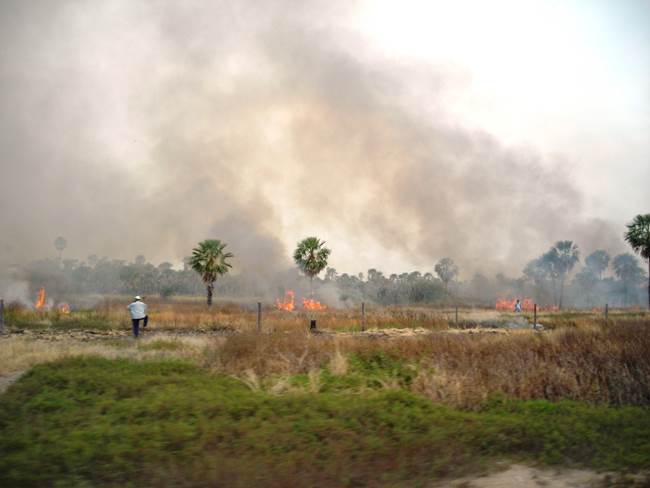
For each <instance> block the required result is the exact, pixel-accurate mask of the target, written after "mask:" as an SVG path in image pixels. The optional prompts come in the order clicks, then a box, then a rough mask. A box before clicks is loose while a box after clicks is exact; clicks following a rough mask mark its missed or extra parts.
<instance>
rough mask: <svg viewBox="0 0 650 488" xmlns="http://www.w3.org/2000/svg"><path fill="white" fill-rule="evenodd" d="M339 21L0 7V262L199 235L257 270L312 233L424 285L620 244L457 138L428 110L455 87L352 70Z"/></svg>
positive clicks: (312, 7) (306, 9)
mask: <svg viewBox="0 0 650 488" xmlns="http://www.w3.org/2000/svg"><path fill="white" fill-rule="evenodd" d="M353 9H354V4H353V3H352V2H331V1H309V2H290V1H288V0H287V1H273V2H262V3H260V2H252V1H251V2H247V1H241V2H239V1H238V2H231V1H222V2H202V1H185V2H165V1H155V2H149V1H133V0H128V1H127V0H125V1H113V2H100V1H91V2H77V1H72V0H70V1H64V0H57V1H52V2H49V3H48V4H47V6H45V5H43V4H41V5H39V4H37V3H34V2H24V1H20V0H15V1H5V2H3V3H2V6H0V19H1V20H0V43H1V45H2V46H3V48H2V55H1V56H2V58H1V62H0V100H1V101H2V106H3V110H2V111H0V148H1V149H0V151H1V153H0V154H1V156H2V163H1V164H2V176H1V177H0V207H1V208H2V212H0V228H1V229H2V234H0V248H1V249H2V255H3V260H4V261H5V262H4V263H0V265H5V266H6V265H9V264H12V263H15V262H19V261H20V260H22V259H28V258H34V257H39V256H43V255H48V254H53V253H54V250H53V245H52V242H53V240H54V238H55V237H56V236H58V235H63V236H65V237H66V238H67V240H68V242H69V249H67V250H66V251H65V252H64V253H65V254H67V255H73V256H77V257H81V258H83V257H85V256H86V255H88V254H98V255H109V256H116V257H123V258H132V257H133V256H135V255H137V254H144V255H145V256H146V257H147V258H148V259H150V260H155V259H158V260H160V261H163V260H167V261H175V262H180V260H181V259H182V258H183V256H187V255H188V254H189V253H190V250H191V248H192V247H193V246H194V245H195V244H196V242H198V241H199V240H201V239H204V238H208V237H218V238H220V239H222V240H224V241H226V242H228V243H229V250H231V251H232V252H234V253H235V255H236V256H237V263H236V264H237V265H238V267H239V269H248V270H257V271H259V272H262V273H265V272H267V271H272V270H275V269H278V268H281V267H283V266H286V265H288V264H289V257H290V251H291V249H290V248H291V246H292V245H293V244H294V243H295V241H296V240H297V238H299V237H304V236H305V235H312V234H315V235H319V236H321V237H323V238H325V239H326V240H327V241H328V245H329V246H331V247H332V248H333V250H334V253H333V255H332V256H333V258H336V256H337V252H338V253H339V259H343V258H345V260H346V261H345V262H346V263H355V262H357V261H360V262H364V259H365V260H366V261H367V260H368V259H370V257H369V256H370V255H369V254H367V251H366V249H367V248H368V246H369V245H370V244H372V245H373V246H376V249H379V250H383V251H384V252H385V255H386V256H393V257H398V258H399V259H400V260H401V261H402V262H404V263H409V264H411V265H412V266H419V267H422V268H424V269H431V268H432V267H433V264H434V263H435V262H436V261H437V260H438V259H440V258H441V257H444V256H450V257H452V258H454V259H455V260H456V261H457V262H458V263H460V265H461V267H463V268H464V269H486V268H488V269H489V268H492V269H497V268H498V269H505V270H507V271H508V270H509V271H513V272H518V271H519V270H521V267H522V266H523V264H524V263H525V261H526V260H527V259H530V258H531V257H533V256H535V255H537V254H538V253H540V252H541V251H543V250H545V249H546V248H547V247H548V246H549V245H550V244H551V243H552V242H554V241H555V240H558V239H574V240H576V241H577V242H578V243H579V244H580V245H581V246H583V247H585V248H590V247H591V248H595V247H601V244H600V243H601V242H604V243H606V244H607V245H612V246H616V245H618V242H619V240H620V239H619V238H618V234H620V231H619V229H618V228H615V229H614V230H612V229H613V226H612V225H610V224H608V223H607V222H590V221H587V220H585V219H584V218H583V216H582V214H581V208H582V200H583V197H582V196H581V195H580V193H579V192H578V191H577V190H576V188H575V187H574V186H573V185H572V184H571V171H570V168H571V162H570V161H566V160H562V159H557V160H553V161H550V160H546V159H544V158H542V157H541V156H539V155H537V154H536V152H535V151H534V150H532V149H512V148H508V147H505V146H504V145H503V144H501V143H500V142H499V141H498V140H496V139H495V138H494V137H492V136H491V135H490V134H489V133H487V132H476V131H469V130H466V129H464V128H463V127H462V126H459V125H458V124H457V122H456V121H455V120H453V118H451V117H449V116H448V115H447V114H446V113H445V110H444V107H443V106H444V103H443V101H444V99H445V97H446V95H447V94H448V92H449V90H451V89H452V88H453V87H454V86H455V85H456V84H457V83H463V80H462V76H459V75H458V73H456V72H452V71H449V70H445V69H443V68H440V69H439V70H438V71H436V70H433V69H429V70H425V69H422V68H420V67H418V66H414V65H411V64H408V63H396V62H394V61H389V60H385V59H380V58H378V57H376V56H372V55H370V54H368V53H367V50H366V46H365V45H364V43H363V42H362V41H361V40H360V39H358V38H357V37H355V35H354V33H353V32H351V31H349V30H348V29H346V28H345V25H346V23H345V22H344V21H343V19H345V18H346V16H347V15H349V13H350V12H351V11H352V10H353ZM612 236H613V237H612ZM337 239H338V241H337ZM372 257H375V255H372ZM376 257H381V253H379V254H378V255H377V256H376ZM384 266H390V263H387V262H386V260H385V259H384V260H382V261H378V262H376V263H375V264H374V267H377V268H379V269H382V268H383V267H384ZM350 271H358V270H356V269H351V270H350Z"/></svg>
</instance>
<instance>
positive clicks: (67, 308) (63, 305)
mask: <svg viewBox="0 0 650 488" xmlns="http://www.w3.org/2000/svg"><path fill="white" fill-rule="evenodd" d="M58 309H59V313H62V314H64V315H68V314H69V313H70V305H68V304H67V303H61V304H59V307H58Z"/></svg>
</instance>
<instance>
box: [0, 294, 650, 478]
mask: <svg viewBox="0 0 650 488" xmlns="http://www.w3.org/2000/svg"><path fill="white" fill-rule="evenodd" d="M122 309H123V304H119V305H118V304H114V305H111V304H107V305H105V306H103V307H101V306H100V307H98V308H96V309H94V310H87V311H73V313H72V314H70V315H61V314H57V313H55V312H51V313H40V312H39V313H35V312H30V311H27V310H21V309H13V310H9V312H8V314H7V315H8V318H9V320H8V322H9V329H10V330H12V331H14V333H12V334H9V335H8V336H7V335H5V336H4V337H3V338H2V339H0V375H3V374H8V373H13V372H16V371H28V372H27V373H26V374H25V375H24V376H23V377H22V378H21V379H20V380H19V381H18V382H17V383H15V384H14V385H12V386H11V387H10V388H9V390H8V391H7V392H6V393H5V394H4V395H2V396H0V473H1V474H0V485H1V486H251V485H258V486H316V485H318V486H428V484H429V483H430V482H431V481H432V480H436V479H444V477H447V476H454V475H460V474H464V473H474V472H479V471H482V470H485V469H491V468H490V467H491V466H493V465H494V463H495V462H497V461H503V460H506V461H507V462H515V461H519V462H526V463H534V464H538V465H553V466H582V467H587V468H590V469H597V470H610V471H613V472H615V473H627V472H639V473H642V474H643V473H647V472H648V471H647V470H648V469H650V420H649V419H650V408H649V404H650V315H648V314H647V313H645V314H644V313H643V312H638V311H613V312H611V313H610V316H609V320H608V321H607V322H605V321H604V318H603V317H602V315H601V314H600V313H595V312H564V313H545V314H540V317H539V322H541V323H543V324H544V325H545V327H546V329H545V331H544V332H541V333H540V332H534V331H532V330H531V329H528V328H526V329H519V328H515V329H508V328H507V325H508V324H509V323H511V322H512V321H513V320H514V319H515V318H516V317H514V316H513V314H499V313H496V312H494V311H490V310H461V311H459V324H458V326H457V324H456V321H455V311H454V310H437V309H412V308H407V309H386V310H380V309H375V310H373V309H372V308H371V309H370V310H369V314H368V316H367V321H366V325H367V327H374V328H377V329H380V330H381V329H388V328H397V329H405V328H409V324H411V325H415V326H417V327H420V328H423V329H426V331H427V333H424V334H418V335H413V336H409V335H395V336H393V335H390V334H389V335H385V336H381V335H373V334H360V333H350V331H358V330H359V328H360V322H359V320H358V319H359V317H358V314H357V313H356V312H355V311H351V310H341V311H336V310H328V311H326V312H321V313H319V314H316V317H317V320H318V321H319V328H322V329H323V330H329V331H330V332H331V333H325V334H310V333H308V332H307V321H308V319H309V317H308V316H307V315H306V314H302V313H300V314H291V313H285V312H280V311H273V310H265V311H264V312H265V313H264V322H263V326H264V327H263V333H262V334H257V333H255V332H254V330H255V318H256V317H255V313H254V311H249V310H245V309H242V308H241V307H240V306H237V305H234V304H230V305H226V306H223V305H222V306H220V307H217V310H214V311H208V310H206V309H205V307H204V306H203V305H201V304H199V303H192V302H189V303H188V302H185V303H180V304H167V303H163V302H160V303H155V302H153V303H152V311H151V312H152V313H151V316H152V322H151V324H152V325H151V327H150V329H151V330H149V331H147V332H146V333H145V335H144V337H143V338H141V339H138V340H134V339H133V338H131V337H129V335H128V330H129V323H128V321H127V320H126V317H125V314H124V313H123V310H122ZM184 316H186V319H187V320H186V321H184V319H183V317H184ZM276 319H277V320H276ZM515 325H516V324H515ZM469 327H474V328H469ZM19 330H23V333H16V332H17V331H19ZM30 331H32V332H33V333H28V332H30ZM36 332H38V333H36ZM91 332H94V333H91ZM497 332H498V333H497ZM642 478H643V479H645V474H643V475H642ZM637 479H640V478H637ZM646 482H650V481H641V482H638V483H641V484H638V483H637V482H635V483H636V484H627V485H626V484H620V485H618V486H644V485H643V483H646Z"/></svg>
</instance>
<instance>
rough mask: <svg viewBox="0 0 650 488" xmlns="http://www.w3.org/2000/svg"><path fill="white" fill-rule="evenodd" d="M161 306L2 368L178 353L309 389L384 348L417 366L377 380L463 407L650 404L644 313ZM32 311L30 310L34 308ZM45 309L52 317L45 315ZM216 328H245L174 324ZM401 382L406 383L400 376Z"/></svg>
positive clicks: (12, 340) (114, 315) (115, 314)
mask: <svg viewBox="0 0 650 488" xmlns="http://www.w3.org/2000/svg"><path fill="white" fill-rule="evenodd" d="M150 312H151V313H150V315H151V327H150V328H151V329H153V330H154V331H158V332H157V333H156V334H155V335H150V336H147V337H145V338H144V339H141V340H139V341H137V342H136V341H133V340H132V339H129V338H126V337H124V338H120V339H103V340H93V341H89V342H82V341H80V340H78V339H73V338H66V339H63V340H59V341H57V342H53V341H45V340H37V339H33V338H28V337H19V336H18V337H15V336H10V337H9V338H3V339H2V340H0V374H6V373H9V372H14V371H19V370H23V369H26V368H28V367H30V366H31V365H33V364H37V363H41V362H46V361H51V360H54V359H58V358H61V357H64V356H70V355H99V356H104V357H132V358H136V359H148V358H167V357H177V358H184V359H187V360H190V361H192V362H195V363H197V364H199V365H201V366H203V367H205V368H208V369H210V370H212V371H215V372H220V373H226V374H230V375H234V376H236V377H238V378H240V379H242V381H244V382H245V383H246V384H248V385H249V386H250V387H251V388H253V389H256V388H268V389H269V390H271V391H274V392H276V393H281V392H284V391H288V390H291V388H290V387H289V383H290V381H289V378H290V377H291V376H292V375H298V374H305V375H308V379H309V388H310V389H311V390H314V391H318V389H319V388H320V387H321V384H322V378H321V371H323V370H324V368H327V370H328V372H329V373H330V374H332V375H334V376H336V377H345V376H346V375H350V374H355V371H354V368H353V367H352V366H351V358H352V357H361V358H367V357H371V356H373V355H376V354H385V355H388V356H389V357H391V358H393V359H394V360H396V361H399V362H400V363H401V364H403V365H404V367H409V368H411V369H413V370H414V371H416V374H415V375H414V376H413V378H411V380H409V381H408V382H404V381H403V380H396V379H395V378H393V377H389V376H385V377H381V378H379V379H377V381H378V382H379V383H381V384H385V385H386V387H396V386H399V387H402V388H408V389H411V390H412V391H415V392H418V393H421V394H424V395H426V396H428V397H430V398H432V399H434V400H436V401H442V402H445V403H448V404H451V405H454V406H461V407H464V408H472V407H476V406H480V405H482V404H484V402H485V401H486V400H487V399H488V398H489V397H490V396H491V395H494V394H495V393H496V394H503V395H506V396H509V397H513V398H520V399H534V398H545V399H551V400H559V399H575V400H585V401H589V402H598V403H607V404H614V405H623V404H634V405H644V404H648V403H650V316H649V315H648V314H647V313H645V314H644V313H643V312H633V313H627V312H624V311H617V312H612V313H611V314H610V321H609V322H608V323H607V324H605V322H604V320H603V317H602V316H601V314H594V313H589V312H564V313H543V314H540V316H539V321H540V322H541V323H543V324H545V325H546V326H547V328H548V329H547V330H546V331H545V332H544V333H535V332H533V331H531V330H507V329H501V330H500V331H501V332H502V333H500V334H490V333H485V332H481V333H473V334H469V333H467V332H468V331H467V330H465V329H463V330H461V333H451V332H458V329H454V328H449V327H450V323H449V320H451V321H452V323H451V325H452V326H453V325H454V323H453V322H455V321H454V310H449V309H448V310H438V309H426V308H387V309H374V310H373V309H369V311H368V316H367V320H366V326H367V327H368V328H370V327H375V328H378V329H386V328H388V327H395V328H406V327H421V328H424V329H426V330H427V331H429V333H427V334H419V335H416V336H413V337H393V338H390V339H378V338H373V337H367V336H363V337H362V336H360V335H359V334H323V335H313V334H309V333H308V332H307V324H308V320H309V316H308V315H307V314H306V313H304V312H298V313H287V312H282V311H277V310H273V309H270V308H269V309H265V310H264V317H263V331H264V333H263V334H256V333H255V332H254V331H255V321H256V314H255V312H254V310H245V309H243V308H242V307H241V306H239V305H236V304H229V305H218V306H217V307H214V308H213V309H212V310H208V309H207V307H205V305H203V304H201V303H196V302H189V301H188V302H178V303H165V302H155V301H154V302H152V303H151V311H150ZM21 313H24V314H27V315H26V316H27V317H28V318H29V315H28V314H29V313H30V312H27V311H25V312H21ZM79 313H80V314H81V313H82V312H79ZM92 313H95V314H98V315H99V316H100V318H101V317H103V318H101V320H104V321H108V323H109V324H111V327H113V328H124V329H125V331H126V330H128V328H129V322H128V318H127V317H126V311H125V309H124V304H122V303H119V304H117V303H113V304H110V303H108V304H105V306H104V307H103V308H102V307H99V308H98V309H97V310H96V311H94V312H92ZM74 316H75V314H74V313H73V314H72V317H74ZM314 316H315V317H316V318H317V320H318V325H319V329H324V330H330V331H333V332H341V331H349V330H358V329H359V327H360V322H359V316H358V313H357V311H355V310H328V311H325V312H321V313H316V314H314ZM39 317H40V318H41V319H42V320H47V319H48V317H47V315H44V314H40V315H39ZM521 317H522V315H518V316H515V315H514V314H499V313H497V312H495V311H491V310H463V311H460V313H459V322H461V323H460V324H459V325H460V327H461V328H462V327H464V326H470V325H477V324H478V325H479V326H481V327H486V326H488V325H493V324H495V323H497V325H499V324H498V322H500V323H507V322H508V321H510V320H513V319H515V318H521ZM95 319H97V317H95ZM65 320H66V318H65V317H64V318H63V319H62V321H61V322H60V323H62V324H64V325H65ZM97 320H100V319H97ZM115 324H118V325H115ZM56 327H58V325H57V326H55V328H56ZM211 329H213V330H214V329H217V330H224V329H225V330H231V331H233V332H236V333H233V334H226V335H221V336H215V335H210V334H198V335H196V336H180V335H175V334H173V332H174V331H177V332H179V333H187V332H189V331H197V332H200V331H204V332H205V331H209V330H211ZM549 329H550V330H549ZM476 330H479V329H476ZM480 330H482V331H485V329H480ZM357 373H358V372H357ZM396 381H397V382H399V381H401V384H399V385H396Z"/></svg>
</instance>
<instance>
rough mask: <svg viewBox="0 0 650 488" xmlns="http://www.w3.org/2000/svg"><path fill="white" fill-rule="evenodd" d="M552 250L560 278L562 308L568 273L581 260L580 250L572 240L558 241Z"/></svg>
mask: <svg viewBox="0 0 650 488" xmlns="http://www.w3.org/2000/svg"><path fill="white" fill-rule="evenodd" d="M551 251H552V252H553V254H554V255H555V256H554V257H555V260H554V263H553V264H554V265H555V267H556V271H557V276H558V277H559V278H560V303H559V304H558V307H559V309H560V310H562V299H563V298H564V282H565V281H566V275H567V274H568V273H569V272H570V271H571V270H572V269H573V267H574V266H575V265H576V263H578V262H579V261H580V251H579V250H578V246H577V245H575V244H574V243H573V242H571V241H557V242H556V243H555V246H553V247H552V248H551Z"/></svg>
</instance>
